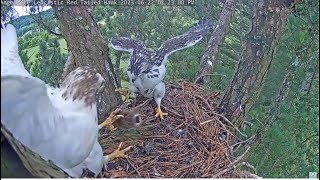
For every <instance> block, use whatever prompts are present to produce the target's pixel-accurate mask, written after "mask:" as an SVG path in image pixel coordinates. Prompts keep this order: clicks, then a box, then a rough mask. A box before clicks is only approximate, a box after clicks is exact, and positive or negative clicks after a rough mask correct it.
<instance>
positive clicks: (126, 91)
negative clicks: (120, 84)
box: [115, 88, 130, 101]
mask: <svg viewBox="0 0 320 180" xmlns="http://www.w3.org/2000/svg"><path fill="white" fill-rule="evenodd" d="M115 91H116V92H119V93H120V94H121V95H122V96H124V100H123V101H127V100H129V98H130V91H129V89H125V88H118V89H116V90H115Z"/></svg>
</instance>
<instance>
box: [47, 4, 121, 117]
mask: <svg viewBox="0 0 320 180" xmlns="http://www.w3.org/2000/svg"><path fill="white" fill-rule="evenodd" d="M52 8H53V11H54V14H55V16H56V18H57V21H58V24H59V26H60V31H61V33H62V35H63V36H64V38H65V39H66V41H67V44H68V48H69V50H70V51H71V52H72V56H73V58H74V62H75V65H76V66H77V67H78V66H84V65H89V66H91V67H94V68H96V69H97V70H98V72H99V73H101V74H102V76H103V77H104V78H105V80H106V89H105V91H104V93H103V94H102V95H101V97H98V113H99V119H100V120H101V119H104V118H105V117H106V115H107V114H108V113H109V112H110V111H111V110H113V109H114V108H115V107H116V106H117V105H119V104H120V103H121V96H120V94H119V93H116V92H115V89H116V87H117V84H118V83H117V79H116V76H115V73H114V69H113V67H112V64H111V60H110V58H109V53H108V46H107V44H106V42H104V39H103V37H102V34H101V32H100V30H99V28H98V25H97V23H96V22H95V21H94V19H93V17H92V16H91V14H90V11H91V9H89V8H88V6H85V5H77V6H61V5H60V6H58V5H53V6H52Z"/></svg>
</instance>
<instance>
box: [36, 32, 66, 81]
mask: <svg viewBox="0 0 320 180" xmlns="http://www.w3.org/2000/svg"><path fill="white" fill-rule="evenodd" d="M59 46H60V45H59V42H58V39H55V38H54V39H50V40H49V41H41V42H40V44H39V52H38V54H37V55H36V57H37V61H35V64H34V66H33V69H32V70H31V74H32V75H33V76H36V77H38V78H40V79H42V80H44V81H45V82H46V83H48V84H50V85H55V86H57V85H59V84H60V83H61V82H62V79H61V78H62V77H61V75H62V72H63V67H64V64H65V61H66V59H67V57H66V55H65V54H61V50H60V47H59Z"/></svg>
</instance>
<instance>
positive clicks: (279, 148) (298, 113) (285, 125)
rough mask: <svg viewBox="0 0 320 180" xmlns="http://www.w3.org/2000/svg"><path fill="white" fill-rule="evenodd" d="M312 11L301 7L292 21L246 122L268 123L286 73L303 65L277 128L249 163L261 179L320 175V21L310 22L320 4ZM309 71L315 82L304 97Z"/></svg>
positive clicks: (296, 75) (282, 110) (275, 126)
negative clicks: (311, 174) (310, 173)
mask: <svg viewBox="0 0 320 180" xmlns="http://www.w3.org/2000/svg"><path fill="white" fill-rule="evenodd" d="M313 3H314V2H313ZM311 7H312V10H311V11H308V8H310V6H309V7H308V4H307V3H303V4H300V5H298V6H297V7H296V12H295V13H294V14H292V15H290V16H289V18H288V23H287V26H286V30H285V32H284V33H283V36H282V40H281V43H280V45H279V47H278V50H277V52H276V54H275V57H274V60H273V63H272V67H271V69H270V71H269V72H270V73H269V74H268V76H267V80H266V82H265V87H264V89H263V91H262V93H261V96H260V98H259V100H258V101H257V103H256V106H255V108H254V109H253V111H251V112H250V115H249V117H250V118H249V119H248V120H249V121H251V122H253V123H254V124H257V125H258V124H259V123H260V122H261V121H263V120H264V119H265V114H266V112H267V111H268V110H269V108H270V106H271V105H272V103H273V101H274V99H275V96H276V94H277V91H278V87H279V86H280V85H281V83H282V77H283V76H284V73H285V70H286V68H287V67H288V66H289V65H291V64H292V63H295V61H296V60H299V61H298V63H299V65H298V67H297V70H296V72H295V77H294V80H293V81H292V82H291V83H290V84H291V88H290V91H289V94H288V96H287V97H286V99H285V100H284V101H283V102H282V104H281V106H280V108H279V115H278V117H277V118H276V121H275V123H274V124H273V126H272V127H271V128H270V129H269V130H268V131H267V134H266V136H265V138H264V139H263V140H262V143H261V144H259V145H258V146H257V147H256V148H255V151H252V152H251V155H250V157H249V158H248V161H249V162H250V163H251V164H253V165H254V166H255V167H256V168H257V170H258V174H259V175H261V176H263V177H273V178H274V177H292V178H293V177H300V178H307V177H308V175H309V172H319V105H318V103H319V72H318V71H317V70H315V69H318V68H319V64H318V58H319V56H317V55H318V53H319V43H318V39H317V38H318V37H319V34H318V32H317V31H313V30H314V29H318V28H319V25H318V23H319V18H318V17H317V18H314V19H312V20H311V19H309V18H308V17H315V16H314V15H313V14H318V13H319V12H318V11H317V10H316V8H317V6H316V5H315V6H311ZM297 13H300V14H299V15H298V14H297ZM310 71H314V72H315V78H314V81H313V84H312V87H311V90H310V93H309V94H307V95H303V94H302V93H301V85H302V82H303V81H304V80H305V77H306V73H307V72H310ZM253 130H254V129H252V131H253ZM249 132H250V131H249V130H248V133H249Z"/></svg>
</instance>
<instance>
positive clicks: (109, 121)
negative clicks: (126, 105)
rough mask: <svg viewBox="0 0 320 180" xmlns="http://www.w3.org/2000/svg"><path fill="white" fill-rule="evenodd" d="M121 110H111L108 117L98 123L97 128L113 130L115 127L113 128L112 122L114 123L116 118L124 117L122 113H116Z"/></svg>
mask: <svg viewBox="0 0 320 180" xmlns="http://www.w3.org/2000/svg"><path fill="white" fill-rule="evenodd" d="M120 111H121V109H119V108H118V109H116V110H114V111H113V112H111V114H110V115H109V117H108V118H107V119H106V120H105V121H104V122H103V123H101V124H100V125H99V129H101V128H104V127H106V128H108V129H109V130H110V131H114V130H116V129H117V128H115V127H114V126H113V125H112V123H114V122H115V121H116V120H118V119H119V118H121V117H124V116H123V115H117V114H118V113H119V112H120Z"/></svg>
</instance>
